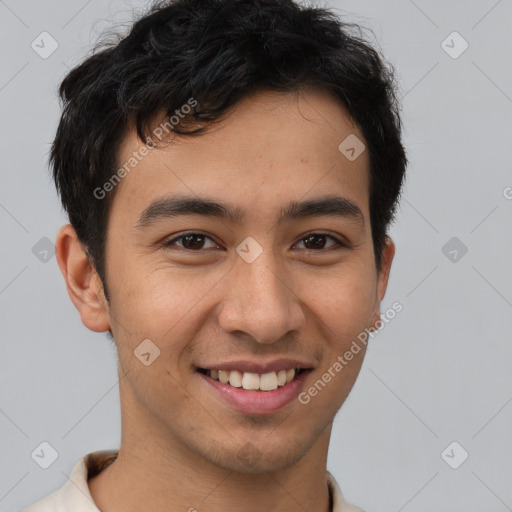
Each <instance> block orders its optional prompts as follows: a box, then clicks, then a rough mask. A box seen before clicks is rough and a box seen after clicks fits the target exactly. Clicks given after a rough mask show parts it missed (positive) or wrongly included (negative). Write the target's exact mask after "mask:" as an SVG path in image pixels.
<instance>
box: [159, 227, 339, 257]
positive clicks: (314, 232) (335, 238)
mask: <svg viewBox="0 0 512 512" xmlns="http://www.w3.org/2000/svg"><path fill="white" fill-rule="evenodd" d="M189 235H200V236H203V237H205V238H209V239H210V240H212V242H214V243H216V242H215V240H213V239H212V238H211V237H209V236H208V235H206V234H205V233H201V232H200V231H188V232H186V233H182V234H180V235H179V236H177V237H174V238H173V239H172V240H169V241H166V242H164V243H163V246H164V247H166V248H167V247H171V246H172V245H173V243H174V242H176V241H177V240H180V239H182V238H184V237H186V236H189ZM312 235H320V236H325V237H326V238H330V239H331V240H334V242H336V245H334V246H332V247H328V248H327V249H303V250H304V251H306V252H309V253H313V252H315V253H316V252H327V251H339V250H341V249H346V248H348V245H347V244H346V243H344V242H342V241H341V240H340V239H339V238H337V237H335V236H333V235H330V234H328V233H321V232H316V231H312V232H311V233H306V234H305V235H304V236H303V237H301V239H300V240H299V242H303V241H304V240H305V239H306V238H308V237H310V236H312ZM180 249H182V250H183V251H186V252H203V250H202V249H198V250H194V249H187V248H185V247H180Z"/></svg>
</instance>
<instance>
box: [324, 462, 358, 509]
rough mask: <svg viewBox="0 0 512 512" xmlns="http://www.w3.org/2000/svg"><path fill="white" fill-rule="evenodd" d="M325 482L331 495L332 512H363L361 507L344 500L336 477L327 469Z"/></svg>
mask: <svg viewBox="0 0 512 512" xmlns="http://www.w3.org/2000/svg"><path fill="white" fill-rule="evenodd" d="M327 483H328V485H329V489H330V491H331V495H332V497H333V507H332V512H364V510H363V509H361V508H359V507H356V506H355V505H352V504H351V503H348V502H347V501H345V498H344V497H343V494H342V493H341V489H340V487H339V485H338V483H337V482H336V479H335V478H334V476H333V475H332V474H331V473H330V472H329V471H327Z"/></svg>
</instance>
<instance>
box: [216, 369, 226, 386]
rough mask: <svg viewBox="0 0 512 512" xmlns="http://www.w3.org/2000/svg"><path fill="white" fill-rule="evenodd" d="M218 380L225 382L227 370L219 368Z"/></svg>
mask: <svg viewBox="0 0 512 512" xmlns="http://www.w3.org/2000/svg"><path fill="white" fill-rule="evenodd" d="M212 377H213V375H212ZM219 380H220V381H221V382H222V384H227V383H228V381H229V372H225V371H224V370H219Z"/></svg>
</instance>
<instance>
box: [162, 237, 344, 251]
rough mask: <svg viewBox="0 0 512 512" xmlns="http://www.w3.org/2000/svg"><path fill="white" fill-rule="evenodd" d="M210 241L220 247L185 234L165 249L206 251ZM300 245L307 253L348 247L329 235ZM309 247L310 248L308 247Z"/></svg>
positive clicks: (306, 238) (311, 239)
mask: <svg viewBox="0 0 512 512" xmlns="http://www.w3.org/2000/svg"><path fill="white" fill-rule="evenodd" d="M329 238H330V239H331V240H333V241H334V244H333V245H331V246H330V247H327V249H326V242H325V240H326V239H329ZM207 240H210V241H211V242H212V243H213V245H211V246H210V247H209V248H211V247H218V246H217V244H216V243H215V242H214V241H213V240H212V239H211V238H210V237H209V236H207V235H205V234H203V233H200V232H189V233H183V234H181V235H179V236H177V237H174V238H173V239H172V240H169V241H167V242H164V243H163V245H164V247H171V246H177V247H179V248H182V249H185V250H188V251H192V252H199V251H200V250H201V249H205V248H208V247H205V242H206V241H207ZM299 243H304V244H305V245H306V247H305V250H306V251H313V252H320V251H322V249H323V250H324V251H326V250H329V251H331V250H339V249H343V248H346V247H347V245H346V244H345V243H343V242H342V241H341V240H339V239H338V238H336V237H334V236H332V235H329V234H327V233H309V234H307V235H306V236H304V237H302V238H301V239H300V241H299ZM308 245H309V247H307V246H308Z"/></svg>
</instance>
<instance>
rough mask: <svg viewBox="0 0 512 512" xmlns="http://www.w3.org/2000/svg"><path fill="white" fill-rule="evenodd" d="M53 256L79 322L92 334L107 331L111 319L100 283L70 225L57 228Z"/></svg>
mask: <svg viewBox="0 0 512 512" xmlns="http://www.w3.org/2000/svg"><path fill="white" fill-rule="evenodd" d="M55 253H56V257H57V262H58V264H59V268H60V271H61V273H62V275H63V277H64V281H65V282H66V287H67V290H68V294H69V297H70V299H71V301H72V302H73V304H74V305H75V307H76V309H77V310H78V312H79V314H80V317H81V319H82V323H83V324H84V325H85V326H86V327H87V328H88V329H90V330H91V331H95V332H105V331H108V330H109V329H110V317H109V309H108V303H107V302H106V300H105V295H104V292H103V284H102V283H101V279H100V278H99V276H98V274H97V272H96V271H95V269H94V267H93V266H92V265H91V263H90V261H89V258H88V256H87V254H86V253H85V251H84V248H83V246H82V244H81V242H80V240H79V239H78V236H77V234H76V231H75V230H74V228H73V226H71V224H66V225H64V226H62V228H60V230H59V232H58V234H57V238H56V241H55Z"/></svg>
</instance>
